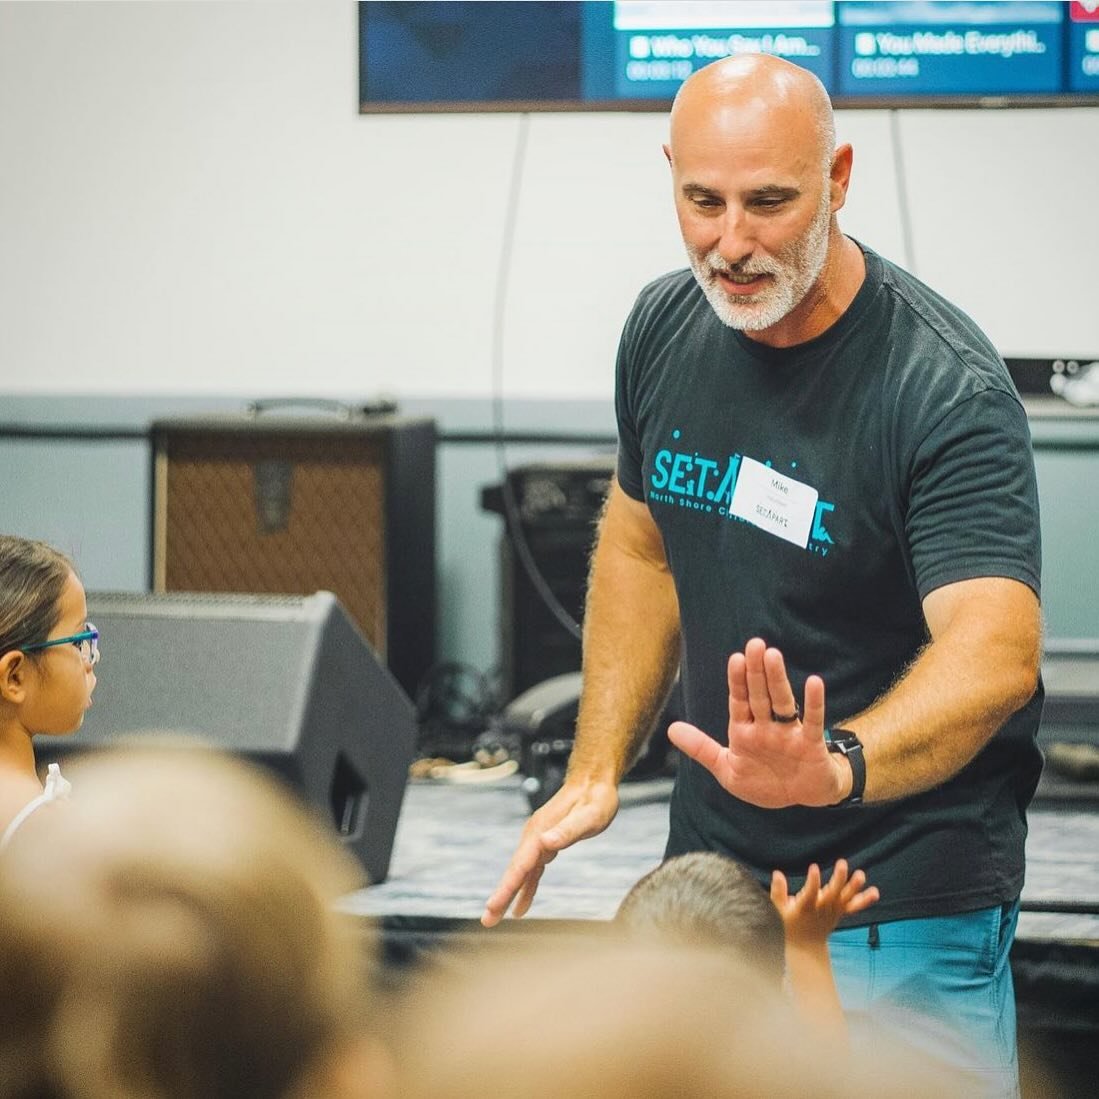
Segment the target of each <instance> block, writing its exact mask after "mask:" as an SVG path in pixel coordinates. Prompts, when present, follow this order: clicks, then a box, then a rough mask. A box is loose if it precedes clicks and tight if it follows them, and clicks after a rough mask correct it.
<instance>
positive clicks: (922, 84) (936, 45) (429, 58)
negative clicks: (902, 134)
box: [359, 0, 1099, 113]
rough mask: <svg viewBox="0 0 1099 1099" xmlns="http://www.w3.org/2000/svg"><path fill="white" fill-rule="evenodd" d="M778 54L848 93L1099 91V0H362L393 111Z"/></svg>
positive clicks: (1064, 98) (550, 99)
mask: <svg viewBox="0 0 1099 1099" xmlns="http://www.w3.org/2000/svg"><path fill="white" fill-rule="evenodd" d="M742 53H773V54H777V55H779V56H781V57H785V58H787V59H788V60H790V61H793V62H796V63H797V64H799V65H804V66H805V68H807V69H810V70H812V71H813V72H814V73H816V75H817V76H819V77H820V79H821V80H822V81H823V82H824V85H825V87H826V88H827V89H828V91H829V93H830V94H831V96H832V100H833V102H834V103H835V105H836V106H837V107H898V106H904V107H912V106H951V107H955V106H1016V105H1018V106H1028V105H1042V106H1050V105H1057V106H1062V105H1063V106H1085V105H1086V106H1095V105H1099V0H1096V2H1086V0H1085V2H1072V3H1063V2H1059V0H961V2H933V0H895V2H888V0H852V2H849V3H842V2H840V3H831V2H827V3H823V2H818V0H763V2H758V3H756V2H752V0H726V2H721V0H718V2H703V0H655V2H652V0H627V2H621V3H601V2H585V3H572V2H568V3H560V2H559V3H553V2H550V3H538V2H524V3H504V2H500V3H496V2H491V0H490V2H480V3H382V2H373V0H372V2H367V3H360V4H359V93H360V94H359V101H360V110H361V111H362V112H363V113H374V112H383V111H493V110H495V111H529V110H534V111H566V110H567V111H576V110H600V111H606V110H625V111H631V110H632V111H657V110H660V111H663V110H666V109H667V107H668V105H669V104H670V103H671V100H672V97H673V96H674V95H675V92H676V89H677V88H678V87H679V85H680V84H681V83H682V82H683V80H684V79H686V78H687V77H688V76H690V74H691V73H692V72H694V70H695V69H697V68H700V67H701V66H703V65H705V64H708V63H709V62H711V61H714V60H717V59H718V58H721V57H726V56H729V55H731V54H742Z"/></svg>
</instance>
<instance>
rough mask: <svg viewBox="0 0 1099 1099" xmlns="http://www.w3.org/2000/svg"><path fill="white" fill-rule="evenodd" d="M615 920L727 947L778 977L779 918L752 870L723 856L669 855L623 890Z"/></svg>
mask: <svg viewBox="0 0 1099 1099" xmlns="http://www.w3.org/2000/svg"><path fill="white" fill-rule="evenodd" d="M615 919H616V920H617V922H618V923H620V924H621V925H622V926H623V927H625V928H626V929H627V930H629V931H630V932H635V933H642V934H653V935H660V936H663V937H665V938H667V937H669V936H671V937H674V938H676V939H679V940H681V941H685V942H688V943H701V944H709V945H718V946H728V947H731V948H732V949H733V950H735V951H736V952H737V953H738V954H739V955H740V956H741V957H742V958H744V959H746V960H747V961H749V962H750V963H752V964H753V965H755V966H756V967H757V968H759V969H760V970H761V971H762V972H765V973H768V974H774V976H775V978H776V979H777V980H781V977H782V972H783V955H784V940H783V928H782V919H781V917H780V916H779V914H778V912H777V911H776V910H775V907H774V905H773V904H772V903H771V898H770V897H769V896H768V895H767V893H766V892H765V891H764V889H763V886H762V885H760V883H759V882H758V881H757V880H756V878H755V877H754V876H753V875H752V873H751V872H750V871H749V870H748V869H747V868H746V867H744V866H742V865H741V864H740V863H738V862H735V861H734V860H733V859H730V858H727V857H726V856H724V855H719V854H716V853H715V852H711V851H695V852H692V853H691V854H688V855H677V856H676V857H675V858H671V859H668V861H667V862H665V863H662V864H661V865H660V866H658V867H657V868H656V869H655V870H652V871H650V872H649V873H648V874H646V875H645V876H644V877H643V878H642V879H641V880H640V881H638V882H637V884H636V885H635V886H634V887H633V888H632V889H631V890H630V891H629V893H627V894H626V896H625V898H624V899H623V901H622V903H621V905H619V908H618V913H617V915H616V916H615Z"/></svg>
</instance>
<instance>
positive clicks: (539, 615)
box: [481, 454, 615, 699]
mask: <svg viewBox="0 0 1099 1099" xmlns="http://www.w3.org/2000/svg"><path fill="white" fill-rule="evenodd" d="M614 468H615V456H614V455H613V454H608V455H602V456H598V455H597V456H593V457H591V458H588V459H584V460H580V461H565V462H545V463H532V464H530V465H524V466H518V467H516V468H514V469H512V470H510V471H509V472H508V474H507V482H506V488H507V490H508V492H509V494H510V498H511V503H512V504H513V505H514V508H515V515H514V519H515V520H516V522H517V524H518V530H519V533H520V534H521V536H522V537H523V540H524V541H525V543H526V548H527V549H528V550H529V552H530V559H531V561H532V562H533V564H534V566H535V568H536V569H537V570H538V572H539V574H540V576H541V579H542V581H543V582H544V583H545V586H546V587H547V588H548V589H549V591H550V593H551V594H552V596H553V597H554V599H556V600H557V602H558V603H559V605H560V607H561V609H563V610H564V611H565V612H566V613H567V614H568V615H569V616H570V617H571V618H572V619H573V620H574V621H575V622H577V623H580V622H582V621H583V617H584V599H585V596H586V594H587V581H588V563H589V560H590V558H591V550H592V544H593V542H594V540H595V532H596V524H597V523H598V520H599V516H600V514H601V511H602V508H603V502H604V500H605V499H606V496H607V492H608V490H609V488H610V483H611V478H612V476H613V474H614ZM504 491H505V485H503V484H501V485H491V486H487V487H485V488H483V489H482V491H481V507H482V508H483V509H484V510H486V511H494V512H497V513H499V514H501V515H505V516H506V510H507V504H508V501H507V499H506V498H505V495H504ZM500 579H501V593H500V595H501V598H500V614H501V622H500V634H501V661H500V662H501V678H502V680H503V689H504V692H505V695H506V697H507V698H508V699H513V698H515V697H516V696H517V695H519V694H520V693H521V692H523V691H525V690H528V689H529V688H531V687H534V686H535V685H537V684H539V683H541V682H543V681H544V680H546V679H549V678H550V677H552V676H557V675H563V674H565V673H568V672H577V671H579V670H580V640H579V638H577V637H575V636H574V635H573V634H572V633H571V632H570V631H569V630H568V629H566V628H565V626H563V625H562V624H561V622H560V621H559V620H558V618H557V617H556V616H555V615H554V613H553V612H552V611H551V610H550V609H549V607H548V606H547V605H546V602H545V600H544V599H543V597H542V595H541V594H540V593H539V592H538V590H537V588H536V587H535V585H534V584H533V583H532V582H531V580H530V577H529V576H528V575H527V571H526V569H525V568H524V567H523V563H522V559H521V557H520V555H519V554H518V553H517V552H516V549H515V546H514V541H513V538H512V535H511V528H510V526H509V525H508V524H507V523H506V522H505V525H504V531H503V536H502V538H501V542H500Z"/></svg>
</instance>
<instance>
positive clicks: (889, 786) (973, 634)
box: [829, 585, 1040, 801]
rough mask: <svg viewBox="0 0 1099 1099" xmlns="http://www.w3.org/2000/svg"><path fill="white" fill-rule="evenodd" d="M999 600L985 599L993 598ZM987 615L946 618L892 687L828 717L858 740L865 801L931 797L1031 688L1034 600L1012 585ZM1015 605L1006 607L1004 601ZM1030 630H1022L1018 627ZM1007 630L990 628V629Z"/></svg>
mask: <svg viewBox="0 0 1099 1099" xmlns="http://www.w3.org/2000/svg"><path fill="white" fill-rule="evenodd" d="M1002 596H1003V593H1001V592H998V591H997V592H994V593H993V594H992V595H991V596H990V602H991V600H992V599H993V598H1002ZM1006 600H1007V602H1006V604H1005V602H1003V601H1001V603H1000V605H999V606H998V607H997V608H995V610H997V611H999V613H998V614H994V613H993V611H994V608H993V607H992V606H991V605H990V606H989V608H988V610H989V614H988V615H987V616H985V615H980V614H973V613H969V612H965V613H959V614H955V615H950V616H949V617H948V620H947V621H944V622H943V623H942V624H941V625H940V627H939V628H938V629H937V630H936V631H935V637H934V639H933V640H932V641H931V642H930V643H929V644H928V645H927V646H925V648H924V649H923V650H922V651H921V653H920V655H919V656H918V657H917V658H916V660H915V661H914V662H913V663H912V665H911V666H910V667H909V668H908V670H907V671H906V673H905V674H904V675H903V676H902V678H901V679H900V680H899V681H898V682H897V683H896V684H895V685H894V686H893V687H892V688H891V689H890V690H889V691H888V692H887V693H886V694H885V695H883V696H882V697H881V698H880V699H879V700H878V701H877V702H876V703H874V705H873V706H871V707H870V708H869V709H867V710H866V711H864V712H863V713H862V714H859V715H858V716H856V717H854V718H852V719H850V720H842V717H843V715H835V718H836V720H834V721H833V720H832V718H831V716H830V718H829V723H830V724H842V725H844V726H845V727H848V728H850V729H852V730H853V731H854V732H856V733H857V734H858V735H859V738H860V739H861V740H862V742H863V746H864V752H865V755H866V790H865V794H864V798H865V800H867V801H885V800H889V799H892V798H898V797H903V796H906V795H908V794H913V793H918V792H919V791H921V790H928V789H931V788H932V787H933V786H937V785H938V784H939V783H941V782H945V781H946V780H947V779H949V778H951V777H952V776H953V775H955V774H956V773H957V772H958V771H960V770H961V769H962V768H963V767H964V766H965V765H966V764H967V763H968V762H969V761H970V760H971V759H973V757H974V756H975V755H977V753H978V752H979V751H980V750H981V749H982V748H983V747H984V746H985V744H987V743H988V741H989V740H990V739H991V737H992V736H993V735H994V734H995V733H996V731H997V730H998V729H999V728H1000V727H1001V726H1002V725H1003V723H1004V722H1005V721H1006V720H1007V719H1008V718H1009V717H1010V716H1011V715H1012V714H1013V713H1014V712H1015V711H1016V710H1018V709H1019V708H1020V707H1021V706H1023V705H1025V703H1026V702H1027V701H1028V700H1029V698H1030V697H1031V696H1032V695H1033V693H1034V690H1035V688H1036V685H1037V671H1038V659H1039V649H1040V624H1039V611H1038V605H1037V600H1036V599H1034V598H1033V596H1032V595H1031V594H1030V593H1029V592H1028V591H1027V590H1026V589H1023V588H1022V585H1019V586H1018V590H1009V591H1007V593H1006ZM1012 600H1014V601H1015V603H1016V604H1017V605H1016V606H1014V607H1012V606H1011V605H1010V604H1011V601H1012ZM1028 618H1030V619H1032V623H1031V625H1029V626H1027V625H1025V623H1026V621H1027V619H1028ZM996 621H1000V622H1001V623H1010V625H1011V627H1012V628H1011V629H1008V628H1007V627H1006V625H1003V626H1001V628H999V629H997V628H995V627H994V626H990V623H995V622H996Z"/></svg>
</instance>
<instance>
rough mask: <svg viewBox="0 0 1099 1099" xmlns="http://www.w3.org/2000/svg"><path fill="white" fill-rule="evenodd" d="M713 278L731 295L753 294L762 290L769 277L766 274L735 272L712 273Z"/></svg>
mask: <svg viewBox="0 0 1099 1099" xmlns="http://www.w3.org/2000/svg"><path fill="white" fill-rule="evenodd" d="M714 275H715V277H716V278H717V279H718V281H719V282H720V283H721V285H722V286H724V287H725V289H726V290H728V291H729V292H730V293H732V294H754V293H756V292H757V291H759V290H762V289H763V287H764V285H765V283H766V281H767V280H768V279H769V278H770V277H771V276H770V275H769V274H767V273H766V272H761V273H760V274H754V275H753V274H749V275H746V274H742V273H739V272H736V271H714Z"/></svg>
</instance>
